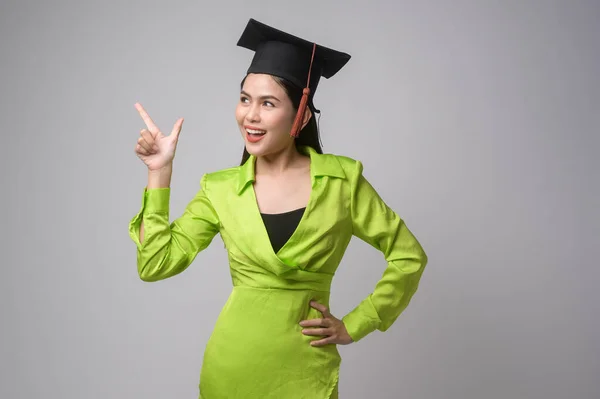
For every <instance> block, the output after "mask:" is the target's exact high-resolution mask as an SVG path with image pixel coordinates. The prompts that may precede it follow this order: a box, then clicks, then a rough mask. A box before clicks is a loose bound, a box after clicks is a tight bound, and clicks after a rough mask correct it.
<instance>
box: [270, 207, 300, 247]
mask: <svg viewBox="0 0 600 399" xmlns="http://www.w3.org/2000/svg"><path fill="white" fill-rule="evenodd" d="M305 209H306V208H299V209H295V210H293V211H289V212H284V213H261V214H260V215H261V216H262V219H263V223H264V224H265V228H266V229H267V234H268V235H269V240H270V241H271V246H272V247H273V251H274V252H275V253H277V252H278V251H279V250H280V249H281V247H283V245H284V244H285V243H286V242H287V241H288V240H289V239H290V237H291V236H292V234H293V233H294V231H295V230H296V227H298V223H300V219H302V215H304V210H305Z"/></svg>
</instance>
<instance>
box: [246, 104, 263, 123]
mask: <svg viewBox="0 0 600 399" xmlns="http://www.w3.org/2000/svg"><path fill="white" fill-rule="evenodd" d="M246 119H247V120H248V121H249V122H258V121H259V120H260V112H259V110H258V107H255V106H251V107H250V109H248V113H247V114H246Z"/></svg>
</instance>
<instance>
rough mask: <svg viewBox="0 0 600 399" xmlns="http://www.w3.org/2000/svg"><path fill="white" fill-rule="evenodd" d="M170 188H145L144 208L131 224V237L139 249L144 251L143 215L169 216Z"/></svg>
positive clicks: (142, 207) (143, 195)
mask: <svg viewBox="0 0 600 399" xmlns="http://www.w3.org/2000/svg"><path fill="white" fill-rule="evenodd" d="M170 194H171V189H170V188H168V187H167V188H151V189H147V188H146V187H144V191H143V194H142V206H141V207H140V209H139V211H138V213H136V214H135V216H134V217H133V218H132V219H131V220H130V222H129V236H130V237H131V239H132V240H133V242H134V243H135V245H136V246H137V248H138V249H142V247H143V244H142V243H141V242H140V225H141V223H142V218H143V215H151V214H164V215H167V217H168V215H169V199H170ZM146 235H148V226H146Z"/></svg>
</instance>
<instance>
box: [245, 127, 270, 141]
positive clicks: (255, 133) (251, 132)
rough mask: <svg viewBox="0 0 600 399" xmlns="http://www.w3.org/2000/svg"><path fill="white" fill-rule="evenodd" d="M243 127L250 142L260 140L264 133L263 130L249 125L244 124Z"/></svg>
mask: <svg viewBox="0 0 600 399" xmlns="http://www.w3.org/2000/svg"><path fill="white" fill-rule="evenodd" d="M244 129H245V130H246V138H247V139H248V141H249V142H251V143H256V142H258V141H260V140H262V138H263V137H264V136H265V134H266V131H265V130H261V129H256V128H253V127H251V126H244Z"/></svg>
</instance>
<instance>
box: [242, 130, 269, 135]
mask: <svg viewBox="0 0 600 399" xmlns="http://www.w3.org/2000/svg"><path fill="white" fill-rule="evenodd" d="M246 131H247V132H248V133H250V134H263V133H266V131H265V130H254V129H246Z"/></svg>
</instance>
